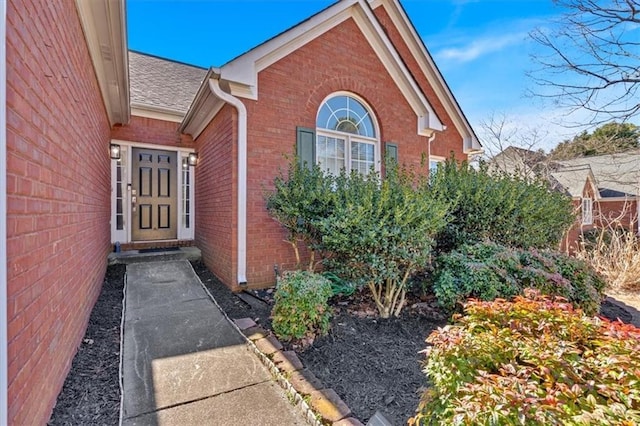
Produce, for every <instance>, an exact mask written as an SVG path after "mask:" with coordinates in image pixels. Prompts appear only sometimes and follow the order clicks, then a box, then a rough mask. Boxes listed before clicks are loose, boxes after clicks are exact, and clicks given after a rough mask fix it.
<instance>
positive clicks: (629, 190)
mask: <svg viewBox="0 0 640 426" xmlns="http://www.w3.org/2000/svg"><path fill="white" fill-rule="evenodd" d="M550 167H551V168H552V169H553V170H554V171H553V172H551V173H550V175H549V176H550V180H551V182H552V183H553V185H554V186H555V188H556V189H558V190H561V191H564V192H565V193H566V194H567V195H569V196H571V197H572V199H573V202H574V205H575V207H576V211H577V212H578V221H577V223H576V225H575V226H574V227H573V228H572V229H571V230H570V231H569V233H568V235H567V238H566V240H565V244H564V246H565V248H567V249H569V250H570V251H571V250H573V249H575V247H577V244H578V242H579V238H580V235H581V234H582V233H583V232H585V231H588V230H591V229H593V228H603V227H609V226H610V227H613V228H619V227H623V228H626V229H629V230H630V231H632V232H635V233H638V220H637V219H638V208H639V205H638V197H639V195H640V150H634V151H627V152H623V153H618V154H609V155H601V156H597V157H584V158H577V159H574V160H564V161H554V162H553V163H552V164H551V166H550Z"/></svg>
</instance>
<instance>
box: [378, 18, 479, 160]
mask: <svg viewBox="0 0 640 426" xmlns="http://www.w3.org/2000/svg"><path fill="white" fill-rule="evenodd" d="M374 13H375V15H376V17H377V18H378V21H379V22H380V24H381V25H382V27H383V28H384V30H385V32H386V33H387V36H388V37H389V38H390V39H391V42H392V43H393V45H394V46H395V48H396V50H397V51H398V53H399V54H400V57H401V58H402V60H403V61H404V63H405V65H406V66H407V67H408V68H409V71H410V72H411V74H412V75H413V78H414V79H415V80H416V82H417V83H418V85H419V86H420V88H421V89H422V92H423V94H424V95H425V96H426V98H427V100H428V101H429V103H430V104H431V106H432V107H433V108H434V109H435V111H436V113H437V115H438V118H440V120H441V121H442V123H443V124H444V125H445V126H447V129H446V130H445V131H444V132H438V133H437V134H436V138H435V140H434V141H433V142H432V145H431V154H432V155H437V156H442V157H447V158H448V157H449V156H450V155H451V152H452V151H453V152H454V153H455V156H456V158H462V159H466V158H467V156H466V155H465V154H463V145H462V137H461V136H460V133H459V132H458V130H457V129H456V128H455V126H454V124H453V120H452V119H451V117H449V115H448V114H447V112H446V110H445V109H444V106H443V105H442V102H440V100H439V99H438V97H437V95H436V93H435V91H434V90H433V88H432V87H431V85H430V84H429V82H428V80H427V77H426V76H425V75H424V74H423V73H422V70H421V69H420V66H419V65H418V62H417V61H416V59H415V58H414V57H413V55H412V54H411V51H410V50H409V47H408V46H407V44H406V43H405V42H404V40H403V39H402V36H401V35H400V32H399V31H398V29H397V28H396V27H395V25H394V24H393V21H392V20H391V18H390V17H389V14H388V13H387V11H386V10H385V8H384V7H383V6H378V7H377V8H376V9H375V10H374Z"/></svg>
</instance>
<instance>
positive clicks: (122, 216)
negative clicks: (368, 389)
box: [0, 0, 480, 425]
mask: <svg viewBox="0 0 640 426" xmlns="http://www.w3.org/2000/svg"><path fill="white" fill-rule="evenodd" d="M3 4H4V3H3ZM0 14H1V15H0V34H2V37H3V39H2V40H3V43H4V45H5V47H6V49H2V51H1V52H0V77H1V78H0V81H1V83H2V85H0V105H2V111H0V112H2V114H0V135H1V136H0V137H1V138H2V139H1V140H0V142H1V143H0V157H1V160H2V161H1V163H2V164H3V166H2V167H3V168H4V169H3V171H2V173H0V176H2V179H3V181H2V182H0V188H2V189H1V190H2V191H6V194H5V193H3V194H0V195H1V196H0V217H1V218H2V219H1V222H0V225H1V226H0V254H1V255H2V257H4V258H5V259H3V260H4V261H3V262H2V264H3V267H2V268H0V274H1V275H2V277H0V283H1V284H0V316H1V317H2V320H3V324H5V325H6V327H0V329H1V330H0V333H1V334H0V386H1V388H2V390H3V393H2V395H1V396H2V397H1V398H0V410H1V412H2V415H1V416H2V417H1V418H0V424H5V423H7V422H8V423H9V424H16V425H23V424H29V425H32V424H44V423H45V422H46V421H47V419H48V418H49V416H50V414H51V410H52V407H53V405H54V403H55V400H56V396H57V395H58V393H59V391H60V389H61V388H62V384H63V382H64V379H65V377H66V374H67V372H68V371H69V368H70V365H71V361H72V359H73V356H74V354H75V352H76V349H77V347H78V345H79V343H80V341H81V339H82V336H83V335H84V331H85V329H86V325H87V321H88V318H89V315H90V312H91V310H92V307H93V305H94V303H95V301H96V299H97V297H98V294H99V292H100V289H101V285H102V281H103V277H104V274H105V270H106V267H107V256H108V254H109V252H111V251H112V250H113V245H114V243H116V242H120V243H121V244H122V245H123V247H124V248H138V247H149V246H154V245H176V244H180V245H192V244H193V245H196V246H198V247H199V248H200V250H201V252H202V258H203V260H204V262H205V263H206V265H207V266H208V267H209V268H210V269H211V270H212V271H213V272H214V273H215V274H216V275H217V276H218V277H219V278H220V279H221V280H222V281H223V282H224V283H225V284H227V285H228V286H229V287H231V288H232V289H234V290H238V289H240V288H241V287H243V286H248V287H264V286H268V285H272V284H273V283H274V280H275V274H274V267H275V266H276V265H278V268H280V269H286V268H292V267H294V266H295V265H294V257H293V253H292V252H291V250H290V247H289V245H288V244H287V243H285V242H284V241H283V240H284V239H285V233H284V231H283V229H282V228H281V227H280V226H279V225H278V224H277V223H276V222H275V221H274V220H272V219H271V218H270V217H269V215H268V213H267V210H266V208H265V202H264V191H265V189H268V188H271V187H272V183H273V179H274V177H275V176H276V174H277V173H278V169H279V168H283V169H284V168H286V164H287V159H286V158H285V156H286V155H291V154H293V153H294V152H297V153H298V154H299V156H300V157H301V158H302V159H305V160H307V161H310V162H315V163H319V164H321V165H322V167H324V168H326V169H328V170H330V171H336V170H338V169H340V168H341V167H346V168H347V169H356V170H359V171H362V172H364V171H366V170H368V168H369V167H370V166H373V167H374V168H375V169H376V170H380V171H381V172H382V173H384V167H383V165H382V158H383V156H384V155H385V153H389V155H393V156H395V157H396V158H397V159H398V160H399V162H400V163H405V164H408V165H413V166H416V167H418V168H420V167H422V168H420V170H423V169H425V168H426V169H428V167H423V166H421V164H423V159H424V158H427V159H428V160H429V166H433V164H431V163H432V162H433V161H436V160H441V159H444V158H447V157H449V156H450V154H451V153H454V154H455V155H456V157H457V158H460V159H465V158H466V156H467V154H469V153H472V152H474V151H477V150H478V149H479V148H480V145H479V143H478V140H477V138H476V136H475V135H474V132H473V130H472V128H471V127H470V125H469V123H468V122H467V120H466V119H465V117H464V115H463V113H462V111H461V110H460V107H459V105H458V104H457V102H456V100H455V99H454V97H453V95H452V93H451V91H450V90H449V88H448V86H447V84H446V83H445V81H444V79H443V77H442V75H441V74H440V72H439V71H438V69H437V67H436V65H435V64H434V62H433V59H432V58H431V56H430V55H429V53H428V51H427V49H426V47H425V45H424V44H423V42H422V40H420V38H419V36H418V35H417V33H416V30H415V28H414V27H413V25H412V24H411V22H410V20H409V18H408V17H407V15H406V13H405V11H404V9H403V8H402V6H401V5H400V3H399V2H398V1H397V0H343V1H339V2H337V3H335V4H333V5H332V6H330V7H328V8H326V9H324V10H322V11H321V12H319V13H318V14H316V15H314V16H312V17H310V18H309V19H307V20H305V21H303V22H301V23H300V24H299V25H297V26H295V27H293V28H291V29H289V30H287V31H285V32H283V33H281V34H280V35H278V36H276V37H274V38H272V39H270V40H269V41H267V42H265V43H263V44H261V45H259V46H257V47H255V48H254V49H252V50H250V51H248V52H246V53H245V54H243V55H241V56H239V57H237V58H236V59H234V60H232V61H231V62H228V63H227V64H225V65H223V66H222V67H220V68H210V69H201V68H198V67H193V66H189V65H185V64H181V63H177V62H174V61H170V60H166V59H160V58H156V57H153V56H149V55H145V54H142V53H135V52H128V48H127V41H126V22H125V5H124V1H123V0H76V1H75V2H74V1H71V0H65V1H49V0H7V2H6V10H5V8H0ZM5 83H6V84H5ZM5 109H6V120H5V114H4V112H5ZM5 148H6V151H5ZM110 156H111V157H112V158H110ZM196 160H197V161H196ZM424 173H427V170H424ZM5 196H6V197H5ZM5 200H6V203H5ZM5 276H6V279H5ZM5 317H6V321H5ZM5 390H6V392H4V391H5Z"/></svg>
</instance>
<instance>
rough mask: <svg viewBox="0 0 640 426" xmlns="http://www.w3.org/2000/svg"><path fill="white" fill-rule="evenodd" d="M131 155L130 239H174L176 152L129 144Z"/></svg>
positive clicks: (175, 230) (176, 198) (175, 235)
mask: <svg viewBox="0 0 640 426" xmlns="http://www.w3.org/2000/svg"><path fill="white" fill-rule="evenodd" d="M132 157H133V164H132V169H133V173H132V182H131V185H132V186H131V216H132V226H131V239H132V240H133V241H152V240H173V239H176V238H177V237H178V232H177V222H178V220H177V216H178V215H177V210H178V209H177V205H178V197H177V190H176V188H177V171H178V167H177V153H176V152H172V151H159V150H154V149H143V148H133V151H132Z"/></svg>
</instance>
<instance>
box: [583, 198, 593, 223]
mask: <svg viewBox="0 0 640 426" xmlns="http://www.w3.org/2000/svg"><path fill="white" fill-rule="evenodd" d="M582 224H583V225H593V199H591V198H589V197H585V198H583V199H582Z"/></svg>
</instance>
